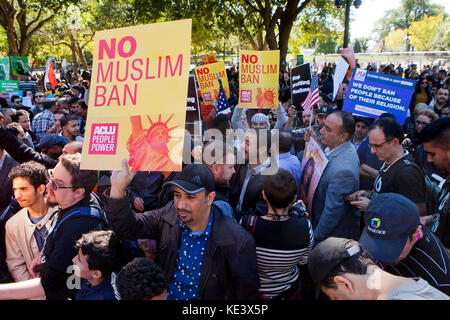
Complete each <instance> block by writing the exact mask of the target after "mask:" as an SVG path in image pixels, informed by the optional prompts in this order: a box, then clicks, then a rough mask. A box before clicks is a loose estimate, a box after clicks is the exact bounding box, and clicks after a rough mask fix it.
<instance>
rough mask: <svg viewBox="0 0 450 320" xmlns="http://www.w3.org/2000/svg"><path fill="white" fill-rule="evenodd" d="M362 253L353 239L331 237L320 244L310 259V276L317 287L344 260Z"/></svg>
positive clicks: (313, 250)
mask: <svg viewBox="0 0 450 320" xmlns="http://www.w3.org/2000/svg"><path fill="white" fill-rule="evenodd" d="M355 243H356V244H355ZM360 251H362V249H361V247H360V246H359V243H357V242H356V241H355V240H352V239H346V238H336V237H329V238H327V239H325V240H324V241H322V242H320V243H319V244H318V245H317V246H316V247H315V248H314V249H312V251H311V253H310V254H309V257H308V269H309V274H310V275H311V278H312V279H313V281H314V283H315V284H316V286H318V285H319V283H320V282H321V281H322V280H323V279H324V278H325V276H326V275H327V274H328V273H329V272H330V271H331V270H333V269H334V268H335V267H336V266H337V265H339V264H340V263H341V262H342V261H343V260H345V259H347V258H350V257H352V256H354V255H356V254H357V253H359V252H360ZM318 289H319V288H318Z"/></svg>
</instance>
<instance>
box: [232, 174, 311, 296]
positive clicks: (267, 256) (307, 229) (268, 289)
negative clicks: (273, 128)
mask: <svg viewBox="0 0 450 320" xmlns="http://www.w3.org/2000/svg"><path fill="white" fill-rule="evenodd" d="M262 195H263V198H264V200H265V201H266V202H267V206H268V210H267V213H266V215H264V216H256V215H244V216H243V217H242V219H241V221H240V224H241V225H242V226H244V228H246V229H247V230H248V231H249V232H250V233H251V234H252V235H253V237H254V238H255V242H256V255H257V261H258V274H259V279H260V283H261V287H260V288H259V291H258V293H259V297H260V299H263V300H288V299H289V300H292V299H298V298H299V294H300V289H302V297H304V288H305V286H303V283H302V286H301V285H300V282H301V281H300V278H304V276H308V274H307V270H306V269H305V272H304V273H303V271H300V268H301V266H306V264H307V263H308V255H309V252H310V251H311V249H312V247H313V244H314V236H313V231H312V227H311V223H310V222H309V220H308V219H307V218H306V215H307V213H306V210H305V208H304V206H303V204H302V202H301V201H299V202H297V203H295V204H294V202H295V200H296V198H297V184H296V183H295V179H294V177H293V176H292V174H291V173H289V172H288V171H287V170H284V169H279V171H278V173H277V174H274V175H268V176H266V178H265V179H264V184H263V191H262ZM293 204H294V205H293Z"/></svg>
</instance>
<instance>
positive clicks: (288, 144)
mask: <svg viewBox="0 0 450 320" xmlns="http://www.w3.org/2000/svg"><path fill="white" fill-rule="evenodd" d="M278 144H279V150H278V151H279V152H280V153H286V152H289V151H291V149H292V145H293V142H292V133H291V132H290V131H286V130H280V135H279V142H278Z"/></svg>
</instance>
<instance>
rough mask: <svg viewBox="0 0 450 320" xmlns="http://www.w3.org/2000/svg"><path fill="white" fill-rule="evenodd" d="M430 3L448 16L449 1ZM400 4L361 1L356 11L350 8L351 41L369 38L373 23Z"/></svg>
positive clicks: (394, 0)
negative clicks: (443, 9)
mask: <svg viewBox="0 0 450 320" xmlns="http://www.w3.org/2000/svg"><path fill="white" fill-rule="evenodd" d="M431 2H432V3H436V4H440V5H443V6H444V7H445V11H446V12H447V13H448V14H450V1H439V0H433V1H431ZM400 3H401V1H400V0H362V4H361V6H360V7H359V8H358V9H356V8H355V7H354V6H352V8H351V10H352V15H353V18H354V21H353V22H352V23H351V24H350V37H351V40H354V39H355V38H362V37H370V36H371V34H372V33H373V30H374V29H375V23H376V22H377V21H378V20H379V19H381V18H382V17H383V15H384V12H385V11H386V10H389V9H396V8H398V7H400Z"/></svg>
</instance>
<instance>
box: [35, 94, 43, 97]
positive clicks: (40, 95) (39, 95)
mask: <svg viewBox="0 0 450 320" xmlns="http://www.w3.org/2000/svg"><path fill="white" fill-rule="evenodd" d="M35 97H36V98H43V97H44V95H43V94H38V95H36V96H35Z"/></svg>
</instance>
